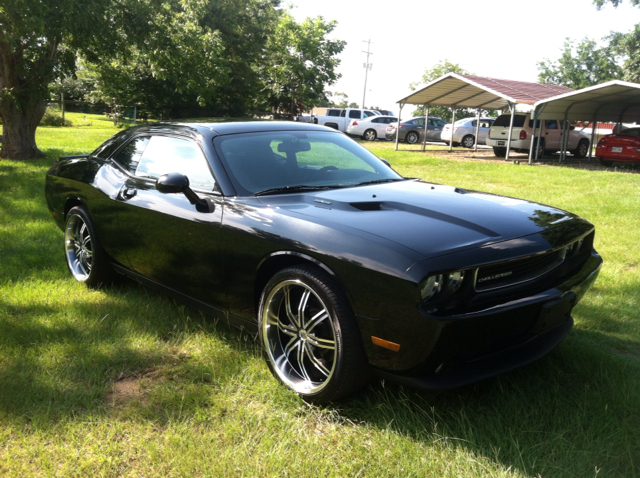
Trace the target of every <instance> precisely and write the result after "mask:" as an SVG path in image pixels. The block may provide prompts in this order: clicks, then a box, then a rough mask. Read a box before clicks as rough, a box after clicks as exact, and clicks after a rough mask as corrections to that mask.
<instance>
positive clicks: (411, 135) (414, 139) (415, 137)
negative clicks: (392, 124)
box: [404, 131, 419, 144]
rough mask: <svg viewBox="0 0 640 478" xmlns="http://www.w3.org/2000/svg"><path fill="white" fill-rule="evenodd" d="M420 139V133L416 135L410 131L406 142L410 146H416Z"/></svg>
mask: <svg viewBox="0 0 640 478" xmlns="http://www.w3.org/2000/svg"><path fill="white" fill-rule="evenodd" d="M418 139H419V136H418V133H416V132H415V131H409V132H408V133H407V135H406V136H405V137H404V140H405V141H406V142H407V143H409V144H416V143H417V142H418Z"/></svg>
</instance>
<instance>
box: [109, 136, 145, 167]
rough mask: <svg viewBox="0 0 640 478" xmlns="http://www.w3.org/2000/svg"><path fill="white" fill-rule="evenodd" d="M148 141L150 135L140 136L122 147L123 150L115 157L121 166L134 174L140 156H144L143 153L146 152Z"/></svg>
mask: <svg viewBox="0 0 640 478" xmlns="http://www.w3.org/2000/svg"><path fill="white" fill-rule="evenodd" d="M148 143H149V136H138V137H137V138H134V139H133V140H132V141H130V142H129V144H127V145H126V146H125V147H124V148H122V150H121V151H120V152H119V153H118V154H117V155H115V156H114V158H113V159H114V161H116V162H117V163H118V164H119V165H120V166H122V167H123V168H124V169H126V170H127V171H129V172H130V173H132V174H133V173H135V172H136V168H137V167H138V163H139V162H140V157H141V156H142V153H144V149H145V148H146V147H147V144H148Z"/></svg>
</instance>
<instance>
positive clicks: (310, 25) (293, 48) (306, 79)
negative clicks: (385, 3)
mask: <svg viewBox="0 0 640 478" xmlns="http://www.w3.org/2000/svg"><path fill="white" fill-rule="evenodd" d="M336 24H337V23H336V22H335V21H325V20H324V19H323V18H322V17H320V16H319V17H316V18H307V19H306V20H305V21H303V22H302V23H296V21H295V20H294V19H293V17H292V16H291V15H290V14H289V13H283V14H282V16H281V17H280V20H279V22H278V25H277V27H276V29H275V32H274V34H273V35H272V36H271V37H270V38H269V39H268V40H267V46H266V53H265V61H263V62H262V63H261V65H260V67H259V75H260V77H261V78H262V81H263V89H262V93H261V98H260V100H259V104H260V105H261V106H262V107H263V108H267V109H273V110H281V111H285V112H288V113H290V114H293V115H295V114H297V113H298V112H299V111H307V110H309V109H311V108H312V107H314V106H316V105H318V104H319V103H321V102H322V101H323V100H324V99H325V98H326V96H325V87H326V86H327V85H332V84H333V83H335V82H336V81H337V80H338V78H339V77H340V75H339V74H338V73H337V71H336V69H337V67H338V65H339V63H340V60H339V59H338V58H337V55H338V54H339V53H340V52H342V50H343V49H344V46H345V44H346V43H345V42H344V41H342V40H329V39H327V35H328V34H329V33H331V32H332V31H333V30H334V29H335V27H336Z"/></svg>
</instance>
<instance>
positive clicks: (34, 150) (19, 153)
mask: <svg viewBox="0 0 640 478" xmlns="http://www.w3.org/2000/svg"><path fill="white" fill-rule="evenodd" d="M46 107H47V105H46V103H45V102H44V101H42V100H32V101H29V102H28V103H27V105H25V107H24V108H20V107H19V106H17V105H15V104H14V103H12V102H11V101H10V100H0V117H2V129H3V138H2V150H0V157H2V158H8V159H31V158H38V157H42V156H44V153H43V152H42V151H40V150H39V149H38V146H36V128H37V127H38V124H39V123H40V120H41V119H42V116H43V115H44V112H45V109H46Z"/></svg>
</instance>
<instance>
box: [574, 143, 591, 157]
mask: <svg viewBox="0 0 640 478" xmlns="http://www.w3.org/2000/svg"><path fill="white" fill-rule="evenodd" d="M572 153H573V155H574V156H575V157H576V158H585V157H586V156H587V154H589V141H587V140H586V139H581V140H580V142H579V143H578V146H577V147H576V149H574V150H573V151H572Z"/></svg>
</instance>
